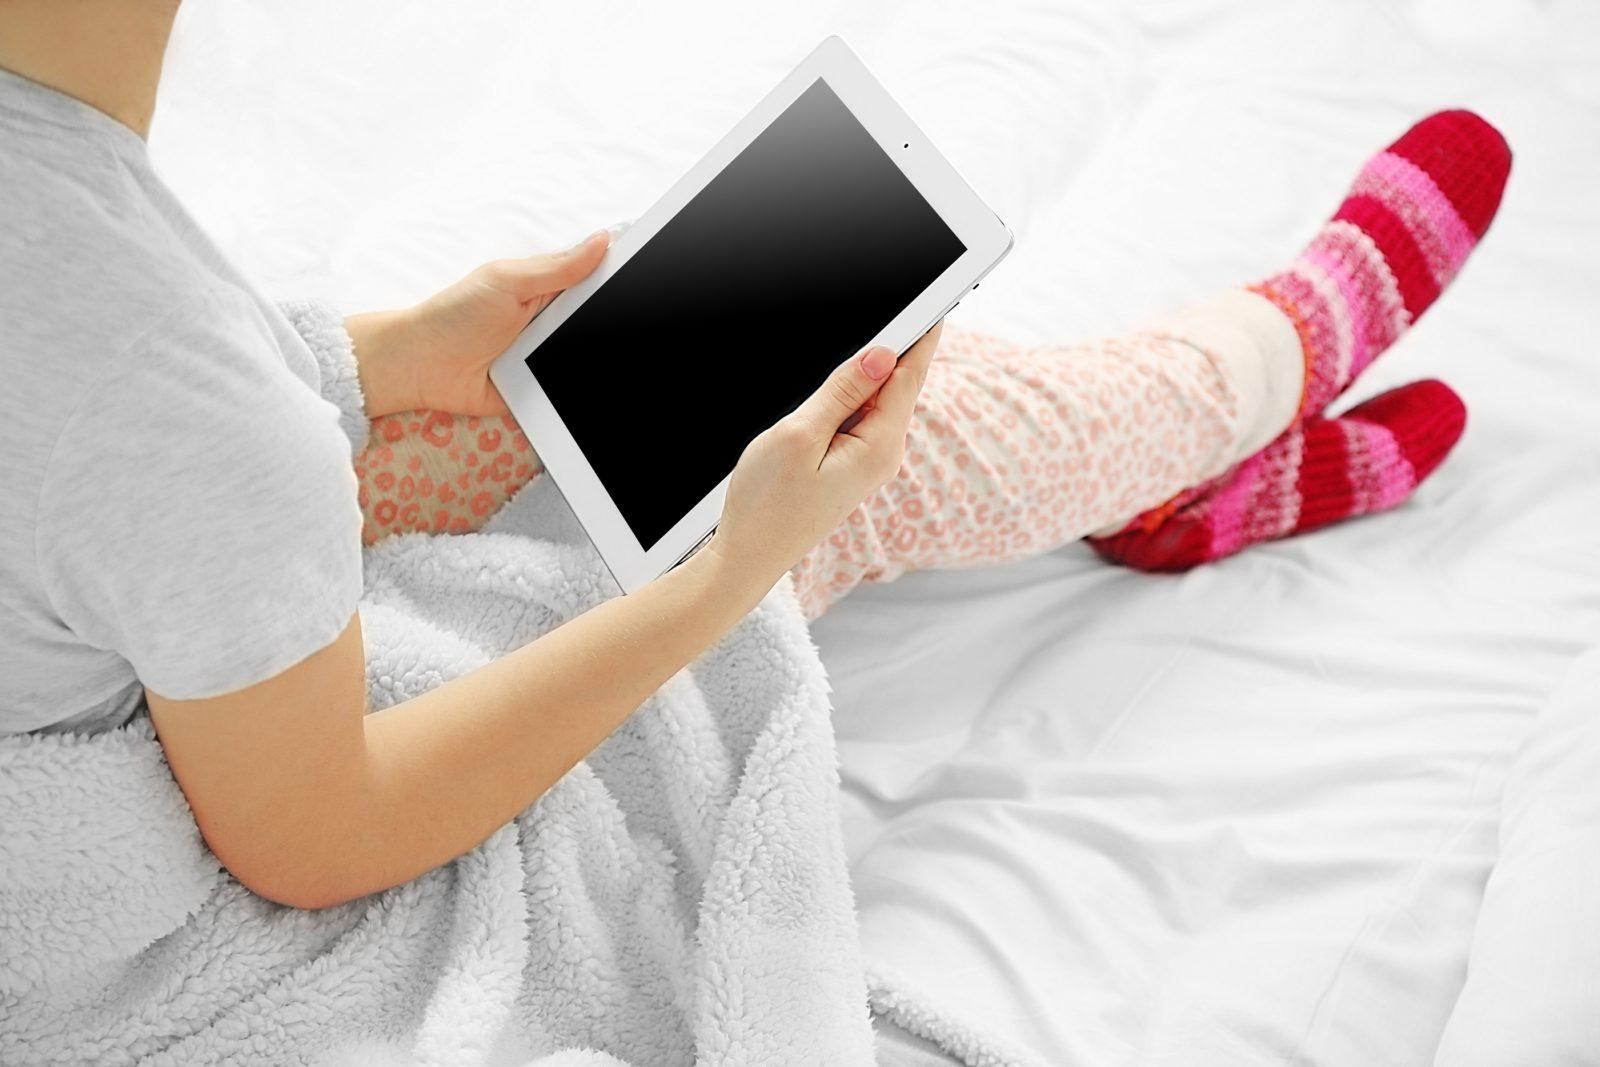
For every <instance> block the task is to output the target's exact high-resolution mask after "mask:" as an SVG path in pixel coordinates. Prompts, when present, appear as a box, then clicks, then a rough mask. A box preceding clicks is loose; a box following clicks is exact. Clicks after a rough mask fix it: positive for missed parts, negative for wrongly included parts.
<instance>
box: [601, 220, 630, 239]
mask: <svg viewBox="0 0 1600 1067" xmlns="http://www.w3.org/2000/svg"><path fill="white" fill-rule="evenodd" d="M632 225H633V221H632V220H631V219H623V220H622V221H621V222H613V223H612V224H611V225H610V226H607V227H606V236H608V237H610V238H611V240H612V241H613V242H615V241H616V239H617V238H618V237H621V236H622V235H623V234H625V233H627V232H628V228H629V227H631V226H632Z"/></svg>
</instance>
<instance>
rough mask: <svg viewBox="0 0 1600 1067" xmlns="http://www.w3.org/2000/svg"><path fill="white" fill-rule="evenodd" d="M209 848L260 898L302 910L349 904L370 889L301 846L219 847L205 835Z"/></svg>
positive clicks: (348, 873) (338, 865)
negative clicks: (285, 847) (287, 847)
mask: <svg viewBox="0 0 1600 1067" xmlns="http://www.w3.org/2000/svg"><path fill="white" fill-rule="evenodd" d="M207 844H208V845H210V846H211V851H212V852H213V853H214V854H215V855H216V857H217V859H218V860H219V861H221V863H222V866H223V868H224V869H225V870H227V872H228V873H229V874H230V875H232V876H233V878H234V880H235V881H236V882H238V883H239V884H240V885H242V886H244V887H245V888H246V889H248V890H249V891H250V892H252V893H254V894H255V895H256V896H258V897H260V898H262V899H263V900H269V901H271V902H272V903H274V904H281V905H283V906H284V907H286V908H296V909H299V910H301V911H321V910H323V909H324V908H334V907H338V906H339V905H340V904H348V903H349V902H350V901H352V900H357V899H359V898H361V897H363V896H366V895H367V894H368V893H369V892H371V888H370V887H366V886H358V885H356V884H355V879H354V878H352V877H350V874H351V873H352V872H349V871H347V870H345V869H344V868H343V866H342V865H341V864H339V863H337V862H327V863H323V862H319V861H318V860H317V858H316V857H314V856H311V855H309V854H308V853H307V852H306V851H305V850H304V849H294V850H287V849H268V848H261V847H259V845H258V846H257V847H253V848H251V847H246V848H243V849H239V848H228V847H225V846H224V847H220V848H219V847H218V842H216V841H212V840H211V839H210V838H209V836H208V837H207Z"/></svg>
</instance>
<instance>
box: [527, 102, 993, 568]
mask: <svg viewBox="0 0 1600 1067" xmlns="http://www.w3.org/2000/svg"><path fill="white" fill-rule="evenodd" d="M965 251H966V247H965V246H964V245H963V244H962V243H961V241H960V239H959V238H957V237H956V235H955V234H954V233H953V232H952V231H951V230H950V228H949V227H948V226H946V225H945V223H944V221H943V220H942V219H940V218H939V216H938V215H937V214H936V213H935V212H934V210H933V208H932V207H931V206H930V205H929V204H928V202H927V201H926V200H924V199H923V198H922V196H921V194H919V193H918V192H917V191H916V189H915V188H914V187H913V186H912V185H911V183H910V182H909V181H908V180H907V179H906V177H905V175H903V174H902V173H901V172H900V169H899V168H898V167H897V166H895V164H894V163H893V162H892V161H891V160H890V159H889V157H888V156H887V155H886V154H885V153H884V150H883V149H882V148H880V147H879V146H878V144H877V142H876V141H874V140H873V139H872V137H871V136H870V135H869V134H868V133H867V131H866V130H865V129H863V128H862V126H861V124H860V123H859V122H857V121H856V119H855V117H854V116H852V115H851V114H850V112H849V110H848V109H846V108H845V106H844V104H842V103H841V102H840V100H839V98H838V97H837V96H836V95H835V94H834V92H833V90H832V89H830V88H829V87H828V86H827V84H826V83H825V82H823V81H821V80H820V79H819V80H818V81H817V82H816V83H814V84H813V85H812V86H811V87H810V88H808V89H807V90H806V91H805V92H804V93H803V94H801V96H800V98H799V99H798V100H796V101H795V102H794V103H793V104H792V105H790V106H789V108H788V109H787V110H786V111H784V112H783V114H782V115H780V116H779V117H778V118H777V119H776V120H775V121H774V122H773V123H772V124H771V125H770V126H768V127H767V129H766V130H765V131H763V132H762V133H761V135H760V136H759V137H757V138H756V139H755V140H754V141H753V142H751V144H750V145H749V147H747V148H746V149H745V150H744V151H743V152H742V153H741V154H740V155H739V156H738V157H737V158H736V159H735V160H734V161H733V162H732V163H730V164H728V166H727V167H726V168H725V169H724V170H723V171H722V172H721V173H720V174H718V175H717V176H716V177H715V178H713V179H712V180H711V182H710V183H709V184H708V185H706V187H705V188H704V189H702V190H701V191H700V192H699V193H698V194H697V195H696V196H695V197H694V199H693V200H691V201H690V202H689V203H688V204H687V205H686V206H685V207H684V208H683V210H682V211H681V212H679V213H678V214H677V215H676V216H674V217H673V218H672V220H671V221H669V222H668V223H667V224H666V225H665V226H664V227H662V228H661V230H660V231H659V232H658V233H657V234H656V235H655V236H654V237H652V238H651V239H650V240H649V242H648V243H646V244H645V245H644V246H643V247H642V248H640V249H639V250H638V251H637V252H636V253H635V254H634V255H633V257H632V258H631V259H629V260H628V262H627V263H625V264H623V265H622V267H621V268H620V269H619V270H618V271H617V272H616V274H614V275H613V276H612V277H611V278H610V279H609V280H607V281H606V283H605V284H604V285H603V286H601V287H600V288H599V289H598V290H597V291H596V292H595V293H594V294H593V295H591V296H590V297H589V299H588V300H587V301H585V302H584V304H583V305H582V306H581V307H579V308H578V310H577V311H576V312H574V313H573V314H572V315H571V316H570V317H569V318H568V319H567V320H566V321H565V322H563V323H562V324H561V325H560V326H559V327H557V328H556V330H555V332H553V333H552V334H551V335H550V336H549V337H548V338H546V339H545V341H544V342H543V343H542V344H540V345H539V347H538V348H537V349H536V350H535V351H534V353H533V354H532V355H531V356H529V357H528V360H527V362H528V366H529V367H530V368H531V369H532V370H533V372H534V375H535V376H536V377H537V378H538V380H539V383H540V385H541V386H543V388H544V390H545V393H546V394H547V395H548V396H549V397H550V401H551V403H552V404H554V405H555V408H556V410H557V412H559V413H560V415H561V418H562V421H564V422H565V423H566V425H567V427H568V429H569V430H571V432H572V436H573V438H574V439H575V440H576V441H577V443H578V445H579V446H580V447H581V448H582V449H583V453H584V455H585V456H586V457H587V458H588V460H589V463H590V465H591V466H592V467H593V468H594V471H595V473H596V474H597V475H598V476H599V478H600V481H601V482H602V483H603V484H604V485H605V487H606V489H607V491H608V492H609V493H610V494H611V496H612V499H613V500H615V502H616V505H617V508H618V510H619V511H621V513H622V517H623V518H624V519H625V520H626V521H627V523H628V525H629V527H630V528H631V529H632V530H633V532H634V534H635V536H637V537H638V539H639V543H640V544H641V545H642V546H644V547H645V548H646V549H649V548H650V547H651V546H653V545H654V544H655V543H656V542H657V541H659V540H660V539H661V537H662V535H664V534H665V533H666V532H667V531H668V530H669V529H671V528H672V526H673V524H675V523H676V522H677V521H678V520H679V519H680V518H682V517H683V516H684V515H685V514H686V513H687V512H688V511H689V509H690V508H692V507H693V506H694V505H695V504H696V503H697V502H698V501H699V500H700V499H701V498H702V497H704V496H705V494H706V493H708V492H710V491H711V490H712V489H713V488H715V487H716V485H717V483H718V482H720V481H721V480H722V479H723V478H724V477H726V476H727V474H728V472H729V471H731V470H732V469H733V466H734V463H735V462H736V461H737V460H738V458H739V453H740V452H742V451H743V450H744V446H745V445H746V444H747V443H749V441H750V439H751V438H753V437H755V436H756V434H758V433H760V432H761V431H762V430H764V429H765V428H767V427H768V426H770V425H772V424H773V423H774V422H776V421H777V420H778V419H779V418H780V417H782V416H783V415H784V414H786V413H787V412H789V411H791V410H793V409H794V407H795V405H797V404H798V403H799V402H800V401H801V400H802V399H803V398H804V397H805V396H806V395H808V394H809V393H810V392H811V391H812V390H813V389H815V388H816V386H817V385H818V384H820V383H821V381H822V380H823V379H824V378H825V377H827V375H828V372H829V371H831V370H832V369H833V368H834V367H836V366H837V365H838V364H839V363H840V362H841V361H843V360H844V359H845V358H846V357H848V356H849V355H850V354H851V353H852V352H854V351H856V350H857V349H859V348H861V346H863V345H865V344H866V343H867V342H868V341H870V340H871V339H872V337H873V335H875V334H876V333H877V332H878V331H879V330H881V329H882V328H883V327H884V326H886V325H887V324H888V323H889V321H890V320H891V319H893V318H894V317H895V316H896V315H897V314H899V313H900V312H901V311H903V310H904V309H905V307H906V306H907V305H908V304H910V303H911V301H912V300H914V299H915V298H916V297H917V296H918V295H919V294H921V293H922V291H923V290H924V289H926V288H927V287H928V286H929V285H930V284H931V283H932V282H933V281H934V279H936V278H937V277H938V276H939V275H940V274H942V273H943V272H944V270H945V268H947V267H949V266H950V264H951V263H954V262H955V261H956V260H957V259H958V258H960V256H961V254H962V253H963V252H965Z"/></svg>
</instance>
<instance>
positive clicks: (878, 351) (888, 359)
mask: <svg viewBox="0 0 1600 1067" xmlns="http://www.w3.org/2000/svg"><path fill="white" fill-rule="evenodd" d="M894 358H895V357H894V351H893V350H892V349H888V348H881V347H880V348H869V349H867V350H866V351H865V352H863V353H861V370H862V372H863V373H865V374H866V376H867V377H868V378H871V379H872V380H873V381H875V382H878V381H882V380H883V379H885V378H887V377H888V376H889V372H890V371H892V370H894Z"/></svg>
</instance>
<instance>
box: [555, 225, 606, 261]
mask: <svg viewBox="0 0 1600 1067" xmlns="http://www.w3.org/2000/svg"><path fill="white" fill-rule="evenodd" d="M601 236H604V237H605V239H606V244H607V245H608V246H609V245H610V244H611V231H609V230H596V231H594V232H593V233H591V234H590V235H589V236H587V237H585V238H584V239H583V240H581V241H579V242H578V243H577V244H575V245H573V246H572V247H571V248H569V249H567V250H566V251H565V252H562V253H561V254H562V255H564V256H571V255H576V254H577V253H578V250H579V249H582V248H585V247H587V246H588V244H589V242H590V241H593V240H594V239H595V238H596V237H601Z"/></svg>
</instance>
